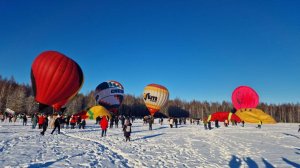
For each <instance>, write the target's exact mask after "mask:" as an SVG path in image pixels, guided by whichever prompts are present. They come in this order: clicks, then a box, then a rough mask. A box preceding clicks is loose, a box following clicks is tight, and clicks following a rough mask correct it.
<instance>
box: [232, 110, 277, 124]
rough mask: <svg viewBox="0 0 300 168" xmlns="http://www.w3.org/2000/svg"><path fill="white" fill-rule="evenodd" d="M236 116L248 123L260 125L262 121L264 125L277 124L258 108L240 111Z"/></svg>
mask: <svg viewBox="0 0 300 168" xmlns="http://www.w3.org/2000/svg"><path fill="white" fill-rule="evenodd" d="M235 114H236V115H237V116H239V117H240V119H241V120H243V121H245V122H246V123H258V122H259V121H262V123H263V124H276V121H275V120H274V118H273V117H271V116H270V115H269V114H267V113H265V112H263V111H262V110H260V109H256V108H252V109H240V110H238V111H237V112H236V113H235Z"/></svg>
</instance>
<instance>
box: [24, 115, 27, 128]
mask: <svg viewBox="0 0 300 168" xmlns="http://www.w3.org/2000/svg"><path fill="white" fill-rule="evenodd" d="M26 125H27V116H26V114H24V116H23V126H26Z"/></svg>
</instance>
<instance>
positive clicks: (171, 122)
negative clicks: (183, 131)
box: [169, 118, 174, 128]
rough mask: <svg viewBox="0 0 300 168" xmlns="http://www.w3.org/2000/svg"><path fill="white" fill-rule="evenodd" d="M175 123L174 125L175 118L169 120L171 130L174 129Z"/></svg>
mask: <svg viewBox="0 0 300 168" xmlns="http://www.w3.org/2000/svg"><path fill="white" fill-rule="evenodd" d="M173 123H174V120H173V118H170V119H169V124H170V128H173Z"/></svg>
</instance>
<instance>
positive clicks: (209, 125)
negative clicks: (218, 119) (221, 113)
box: [207, 121, 211, 130]
mask: <svg viewBox="0 0 300 168" xmlns="http://www.w3.org/2000/svg"><path fill="white" fill-rule="evenodd" d="M207 126H208V129H209V130H211V122H210V121H208V123H207Z"/></svg>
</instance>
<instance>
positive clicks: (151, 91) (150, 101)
mask: <svg viewBox="0 0 300 168" xmlns="http://www.w3.org/2000/svg"><path fill="white" fill-rule="evenodd" d="M143 95H144V97H143V99H144V102H145V104H146V106H147V108H148V110H149V112H150V114H151V115H152V116H153V115H154V114H155V112H157V111H158V110H159V109H160V108H161V107H162V106H164V105H165V104H166V102H167V101H168V99H169V91H168V89H167V88H166V87H164V86H161V85H158V84H149V85H147V86H146V87H145V89H144V94H143Z"/></svg>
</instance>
